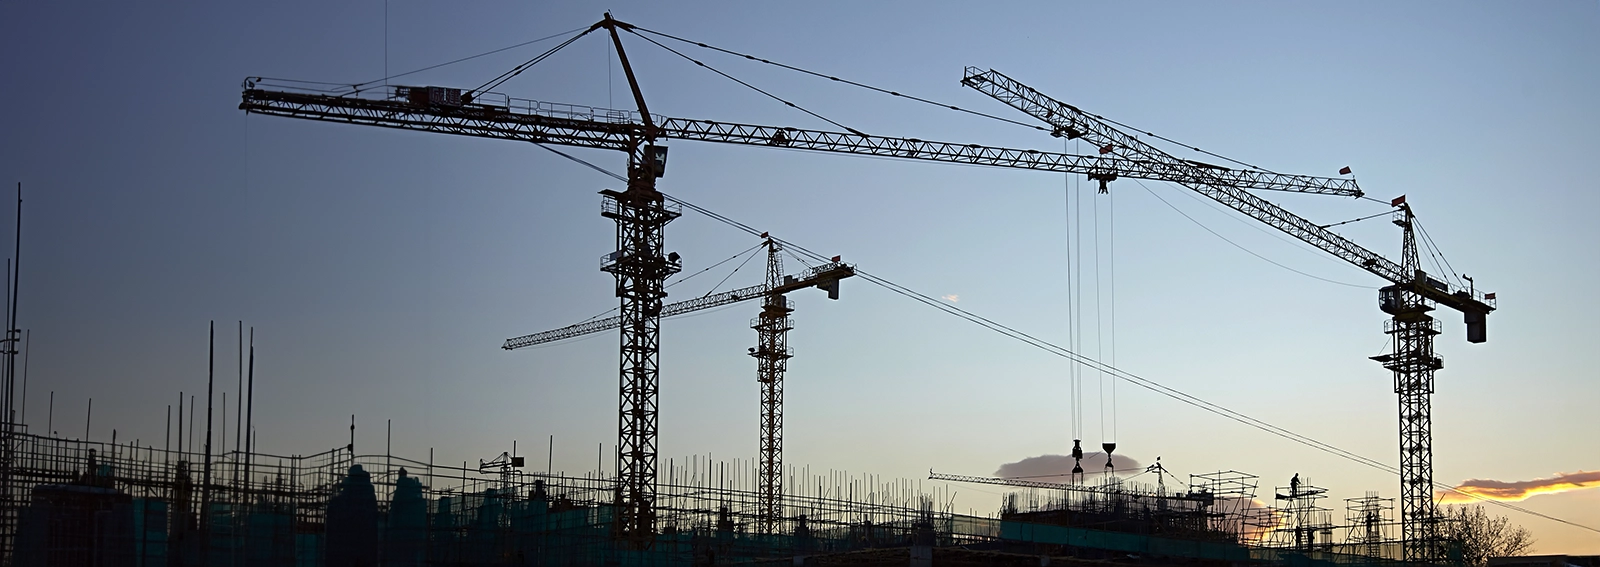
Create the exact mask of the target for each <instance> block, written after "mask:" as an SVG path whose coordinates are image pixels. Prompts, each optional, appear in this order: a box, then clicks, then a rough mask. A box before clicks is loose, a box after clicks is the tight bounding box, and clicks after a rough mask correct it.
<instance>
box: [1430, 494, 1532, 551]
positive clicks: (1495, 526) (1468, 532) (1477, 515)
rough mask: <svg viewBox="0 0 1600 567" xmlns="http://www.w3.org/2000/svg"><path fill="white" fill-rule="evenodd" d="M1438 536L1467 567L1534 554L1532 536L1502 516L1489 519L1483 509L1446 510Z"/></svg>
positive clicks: (1448, 508) (1471, 507)
mask: <svg viewBox="0 0 1600 567" xmlns="http://www.w3.org/2000/svg"><path fill="white" fill-rule="evenodd" d="M1441 516H1442V517H1443V522H1442V523H1441V524H1440V525H1439V532H1440V535H1442V536H1443V537H1444V540H1445V542H1446V545H1449V546H1452V547H1455V546H1459V549H1460V550H1461V560H1462V562H1463V563H1465V564H1466V565H1472V566H1481V565H1487V564H1488V563H1489V558H1490V557H1508V556H1512V555H1527V554H1528V552H1529V551H1532V550H1533V542H1534V539H1533V534H1532V533H1530V532H1529V531H1528V530H1527V528H1524V527H1522V526H1519V525H1515V524H1512V523H1511V520H1510V519H1507V518H1506V517H1505V516H1490V515H1489V513H1488V512H1485V511H1484V509H1483V506H1478V505H1474V506H1465V505H1463V506H1445V507H1444V509H1443V510H1441Z"/></svg>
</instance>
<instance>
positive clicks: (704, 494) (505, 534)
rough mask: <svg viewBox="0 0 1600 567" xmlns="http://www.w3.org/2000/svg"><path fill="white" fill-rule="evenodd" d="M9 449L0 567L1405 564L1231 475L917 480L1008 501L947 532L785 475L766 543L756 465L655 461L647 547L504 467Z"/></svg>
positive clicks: (587, 494)
mask: <svg viewBox="0 0 1600 567" xmlns="http://www.w3.org/2000/svg"><path fill="white" fill-rule="evenodd" d="M8 439H9V440H10V445H9V447H8V448H9V454H10V457H11V465H12V466H11V467H9V469H8V470H7V471H6V472H7V473H8V474H9V478H10V479H11V481H12V482H10V483H9V484H8V485H7V490H8V492H7V494H5V497H6V498H5V499H4V500H3V502H5V503H6V505H5V506H4V507H3V508H0V514H4V515H5V517H7V518H12V519H14V520H15V523H14V524H13V525H16V526H18V529H16V530H15V531H12V532H9V533H8V534H6V535H7V539H5V540H4V541H5V545H6V547H5V548H4V555H3V556H0V559H3V561H0V565H8V566H16V567H26V566H36V565H37V566H51V565H88V564H95V565H119V566H127V567H145V566H152V567H153V566H163V567H189V566H200V565H228V566H244V567H256V566H262V567H266V566H272V567H276V566H290V565H292V566H297V567H300V566H303V567H319V566H323V565H329V566H332V565H347V564H373V565H378V564H381V565H392V566H407V567H420V566H424V565H455V566H470V565H591V564H610V565H710V564H727V563H752V564H754V563H768V564H789V563H790V562H791V561H796V560H797V559H796V558H804V557H808V556H821V555H827V556H838V557H840V558H841V559H840V560H841V561H846V560H850V561H853V560H855V559H846V558H859V559H861V560H868V559H869V558H880V559H881V558H883V557H889V556H894V557H900V556H901V555H896V554H902V555H904V554H909V557H913V558H915V557H924V558H925V557H932V556H934V554H935V552H934V551H933V550H934V549H939V550H942V551H939V552H938V553H940V554H944V555H940V556H941V557H943V556H947V555H948V554H950V553H957V552H959V553H967V552H972V553H979V554H982V553H998V554H1001V555H1004V554H1013V555H1014V554H1018V553H1021V554H1024V555H1028V554H1032V555H1041V556H1052V555H1053V556H1057V557H1063V558H1070V557H1077V558H1090V559H1094V558H1107V557H1112V556H1114V555H1115V554H1116V553H1141V554H1151V555H1159V556H1170V557H1179V558H1189V559H1198V560H1223V561H1231V562H1235V563H1241V564H1242V563H1282V562H1284V561H1287V560H1288V559H1286V558H1290V557H1299V558H1302V559H1305V560H1306V561H1307V563H1304V564H1305V565H1308V566H1309V565H1321V564H1324V563H1325V564H1328V565H1334V564H1337V565H1390V564H1392V562H1391V561H1387V560H1386V559H1384V558H1391V559H1392V558H1394V557H1396V556H1397V555H1398V548H1397V547H1396V546H1395V545H1394V544H1393V542H1391V541H1389V540H1388V539H1387V534H1386V532H1385V531H1384V527H1385V526H1386V525H1387V524H1388V523H1392V520H1389V519H1387V516H1386V514H1392V510H1393V504H1392V502H1391V501H1388V500H1384V499H1380V498H1377V497H1376V495H1373V494H1369V495H1368V497H1367V498H1365V499H1352V500H1351V501H1350V510H1351V511H1350V516H1349V518H1350V523H1349V525H1348V526H1344V527H1347V528H1349V529H1350V530H1351V531H1350V532H1349V537H1348V538H1347V539H1346V540H1345V543H1343V544H1340V545H1337V546H1335V545H1332V543H1331V537H1330V536H1329V535H1328V534H1330V533H1331V530H1333V529H1334V526H1332V525H1331V524H1329V523H1328V522H1327V521H1326V512H1327V511H1326V509H1323V508H1321V507H1319V506H1318V505H1317V501H1318V500H1319V499H1321V498H1324V497H1325V492H1326V490H1325V489H1321V488H1318V487H1313V486H1310V485H1309V484H1299V483H1294V484H1291V486H1290V487H1288V488H1280V489H1279V490H1278V492H1279V494H1275V496H1277V499H1278V500H1279V501H1280V502H1283V503H1285V505H1284V506H1282V507H1277V508H1270V509H1269V508H1264V507H1262V506H1260V505H1259V502H1258V501H1257V500H1256V499H1255V491H1256V486H1257V479H1256V477H1255V476H1253V475H1249V474H1245V473H1241V472H1237V471H1219V472H1215V473H1207V474H1198V475H1191V476H1190V477H1189V481H1188V482H1187V483H1183V482H1181V481H1179V480H1178V479H1177V477H1173V479H1174V481H1176V482H1177V483H1178V484H1186V485H1187V486H1186V487H1185V488H1182V489H1173V490H1169V489H1168V487H1167V486H1166V482H1165V479H1164V476H1170V474H1169V473H1167V472H1166V471H1165V469H1161V468H1160V467H1158V466H1155V465H1152V468H1151V470H1147V471H1146V472H1147V473H1149V472H1155V473H1156V474H1157V476H1156V479H1157V480H1156V482H1155V483H1154V484H1153V485H1152V484H1145V483H1139V482H1135V481H1134V480H1132V479H1130V478H1121V477H1117V476H1115V475H1111V474H1108V475H1105V476H1104V477H1102V478H1101V479H1100V480H1098V481H1097V482H1095V483H1092V484H1055V483H1047V482H1037V481H1031V480H1018V479H986V478H981V477H956V476H952V475H938V474H933V475H931V478H932V479H933V480H944V481H950V480H954V481H969V482H985V483H989V484H1003V485H1009V486H1010V487H1011V488H1014V489H1016V490H1014V491H1012V492H1010V493H1008V494H1006V495H1004V496H1003V498H1002V503H1001V509H1000V510H999V511H998V513H997V514H996V515H994V516H987V517H985V516H980V515H977V514H956V513H955V512H954V510H953V509H952V508H953V507H954V501H953V491H952V488H951V487H950V486H948V485H946V484H944V483H934V482H927V483H925V482H923V481H920V480H911V479H891V478H883V477H879V476H876V475H870V474H859V473H855V474H852V473H848V472H845V471H817V472H815V473H813V471H811V470H810V469H809V468H807V467H802V466H793V465H791V466H787V467H785V469H784V474H783V476H782V483H783V484H782V490H781V501H780V505H781V510H782V511H783V516H782V517H779V518H777V519H776V520H775V521H772V520H773V518H772V517H771V516H770V515H769V514H768V513H767V511H769V510H771V508H770V506H769V504H770V502H769V501H768V500H767V499H766V498H767V495H768V494H769V492H767V491H763V490H762V486H763V484H764V482H765V480H766V476H767V475H764V474H763V470H762V466H763V462H762V460H761V459H759V458H755V459H735V460H720V461H719V460H713V459H711V458H710V457H689V458H686V459H667V460H666V461H665V462H663V463H662V465H663V466H662V467H661V468H660V471H661V472H660V476H659V477H658V479H657V486H658V498H657V500H656V501H655V508H654V509H655V518H656V522H655V523H654V524H653V525H651V526H649V527H650V530H651V531H650V537H649V538H646V540H647V541H646V543H645V545H643V546H641V545H639V538H638V537H637V533H636V532H631V531H629V530H626V529H624V523H625V522H627V521H629V519H628V517H627V516H626V515H625V514H622V513H621V512H620V511H621V510H623V509H624V507H625V505H626V499H625V497H624V496H623V495H622V494H621V493H620V491H621V490H622V488H621V487H622V486H623V483H622V482H619V479H618V478H617V477H616V476H615V475H607V474H603V473H600V472H586V473H579V474H568V473H566V472H562V471H551V470H546V471H542V472H532V471H529V470H528V469H527V467H525V466H524V460H523V459H522V458H520V457H517V456H515V455H513V454H512V453H511V452H508V453H505V454H502V455H501V456H500V457H497V458H496V459H495V460H493V461H480V462H478V463H476V464H475V465H472V466H469V463H466V462H460V463H459V464H454V463H451V464H446V463H437V462H432V458H431V454H432V453H431V452H430V458H429V459H428V460H413V459H407V458H404V457H400V456H396V455H391V454H384V455H358V454H355V453H354V452H353V446H351V445H346V446H342V447H335V448H331V449H328V450H325V451H321V452H318V453H312V454H293V455H269V454H259V453H245V452H240V451H224V452H221V453H220V454H215V455H213V456H212V460H211V463H210V465H211V466H210V467H207V466H206V463H205V462H204V461H205V458H206V457H205V454H204V453H203V452H198V451H194V450H184V449H159V448H156V447H153V446H151V445H149V444H146V443H144V442H142V441H140V440H133V441H131V442H117V441H116V440H112V441H110V442H100V441H84V440H75V439H62V438H56V437H47V436H42V435H35V434H30V433H28V432H26V430H25V429H24V428H21V427H16V428H15V429H14V430H12V431H11V432H10V435H9V437H8ZM207 470H210V471H211V475H210V478H207V477H206V472H205V471H207ZM619 503H620V504H619ZM1263 511H1266V512H1267V514H1263ZM1263 518H1265V519H1270V520H1271V523H1270V524H1268V523H1265V521H1264V520H1263ZM1372 518H1378V521H1376V522H1374V521H1372V520H1371V519H1372ZM769 521H771V522H770V523H769ZM769 526H770V527H769ZM1262 526H1265V527H1262ZM1362 530H1366V531H1362ZM1286 534H1287V535H1286ZM1307 534H1310V535H1307ZM1374 534H1376V535H1374ZM899 548H906V549H905V550H901V551H894V550H895V549H899ZM1374 549H1375V550H1378V551H1377V552H1376V553H1374V552H1372V551H1371V550H1374ZM885 553H887V554H888V555H884V554H885ZM973 557H977V556H973ZM985 557H987V556H985ZM995 557H997V558H998V557H1001V556H1000V555H996V556H995ZM363 558H365V561H363ZM1011 558H1012V559H1016V557H1015V556H1011ZM974 560H976V559H974ZM997 560H998V559H997ZM830 561H831V560H830ZM1294 561H1300V559H1294Z"/></svg>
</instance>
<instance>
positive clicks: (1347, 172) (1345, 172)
mask: <svg viewBox="0 0 1600 567" xmlns="http://www.w3.org/2000/svg"><path fill="white" fill-rule="evenodd" d="M1339 175H1350V166H1348V165H1347V166H1344V167H1341V168H1339Z"/></svg>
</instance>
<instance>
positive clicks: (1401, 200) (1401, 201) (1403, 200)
mask: <svg viewBox="0 0 1600 567" xmlns="http://www.w3.org/2000/svg"><path fill="white" fill-rule="evenodd" d="M1404 204H1406V196H1405V195H1401V196H1399V197H1395V198H1394V200H1393V201H1389V206H1391V207H1398V206H1400V205H1404Z"/></svg>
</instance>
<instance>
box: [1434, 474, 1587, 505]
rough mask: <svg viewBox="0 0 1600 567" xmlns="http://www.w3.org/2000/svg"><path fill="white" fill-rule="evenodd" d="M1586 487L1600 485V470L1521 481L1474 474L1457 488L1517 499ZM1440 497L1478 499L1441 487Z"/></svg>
mask: <svg viewBox="0 0 1600 567" xmlns="http://www.w3.org/2000/svg"><path fill="white" fill-rule="evenodd" d="M1585 488H1600V471H1588V472H1585V471H1581V470H1580V471H1578V472H1575V473H1556V476H1554V477H1552V478H1536V479H1533V480H1518V481H1503V480H1489V479H1477V478H1475V479H1471V480H1468V481H1466V482H1463V483H1461V485H1460V486H1457V487H1456V490H1459V491H1461V492H1465V493H1467V494H1472V495H1475V496H1479V497H1483V498H1487V499H1490V500H1504V501H1509V502H1517V501H1520V500H1527V499H1528V497H1530V496H1536V495H1539V494H1554V493H1557V492H1567V491H1569V490H1582V489H1585ZM1438 497H1439V502H1441V503H1451V502H1473V501H1476V500H1477V499H1476V498H1473V497H1471V496H1465V495H1462V494H1458V493H1455V492H1450V491H1440V492H1439V494H1438Z"/></svg>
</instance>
